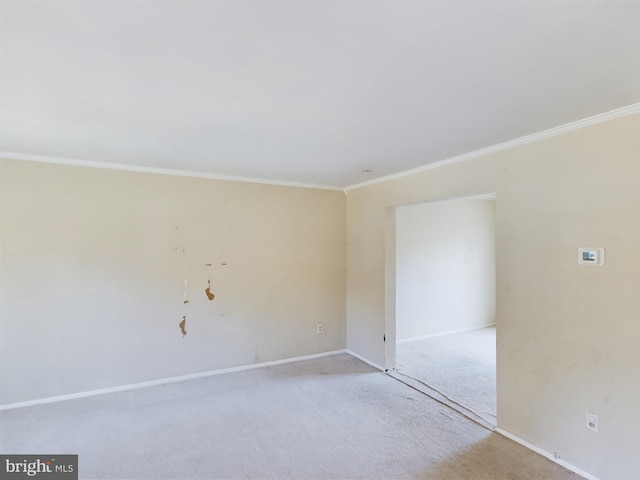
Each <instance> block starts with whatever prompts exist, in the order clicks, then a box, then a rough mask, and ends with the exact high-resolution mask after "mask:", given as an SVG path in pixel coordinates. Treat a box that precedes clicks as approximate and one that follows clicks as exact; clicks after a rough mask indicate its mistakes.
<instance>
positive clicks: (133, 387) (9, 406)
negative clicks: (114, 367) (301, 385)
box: [0, 350, 348, 411]
mask: <svg viewBox="0 0 640 480" xmlns="http://www.w3.org/2000/svg"><path fill="white" fill-rule="evenodd" d="M340 353H348V352H347V351H346V350H333V351H330V352H324V353H315V354H312V355H303V356H301V357H293V358H285V359H282V360H274V361H271V362H263V363H254V364H251V365H242V366H239V367H231V368H223V369H220V370H210V371H207V372H199V373H190V374H188V375H180V376H178V377H169V378H161V379H158V380H151V381H148V382H140V383H131V384H129V385H121V386H118V387H109V388H101V389H98V390H89V391H86V392H78V393H70V394H67V395H58V396H55V397H46V398H38V399H35V400H27V401H25V402H16V403H8V404H6V405H0V411H2V410H12V409H15V408H24V407H32V406H34V405H42V404H45V403H55V402H63V401H65V400H74V399H76V398H85V397H93V396H95V395H104V394H106V393H115V392H123V391H125V390H136V389H138V388H146V387H154V386H157V385H166V384H168V383H176V382H184V381H185V380H195V379H198V378H204V377H211V376H214V375H222V374H225V373H234V372H243V371H245V370H253V369H256V368H263V367H271V366H274V365H283V364H285V363H294V362H301V361H303V360H313V359H315V358H322V357H328V356H330V355H338V354H340Z"/></svg>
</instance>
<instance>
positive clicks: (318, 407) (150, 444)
mask: <svg viewBox="0 0 640 480" xmlns="http://www.w3.org/2000/svg"><path fill="white" fill-rule="evenodd" d="M0 432H1V437H0V451H2V452H3V453H33V454H40V453H77V454H79V462H80V469H79V471H80V478H102V479H106V478H118V479H177V478H188V479H252V478H265V479H267V478H269V479H347V478H361V479H374V478H403V479H404V478H417V479H433V480H436V479H438V480H453V479H459V480H489V479H491V480H499V479H510V480H517V479H523V480H525V479H526V480H529V479H533V478H535V479H536V480H545V479H548V480H560V479H579V478H580V477H579V476H577V475H575V474H572V473H570V472H568V471H567V470H565V469H563V468H562V467H560V466H558V465H556V464H554V463H553V462H551V461H549V460H547V459H545V458H544V457H542V456H540V455H538V454H536V453H533V452H531V451H530V450H527V449H525V448H524V447H522V446H520V445H518V444H516V443H514V442H512V441H510V440H508V439H506V438H504V437H502V436H500V435H498V434H496V433H492V432H490V431H489V430H487V429H485V428H482V427H481V426H479V425H477V424H476V423H473V422H471V421H469V420H468V419H467V418H465V417H463V416H461V415H459V414H458V413H456V412H454V411H453V410H451V409H449V408H447V407H445V406H443V405H441V404H440V403H438V402H436V401H434V400H432V399H431V398H429V397H427V396H425V395H423V394H421V393H419V392H417V391H415V390H413V389H411V388H410V387H408V386H406V385H403V384H402V383H400V382H398V381H396V380H394V379H393V378H391V377H389V376H388V375H385V374H384V373H382V372H379V371H377V370H375V369H373V368H371V367H369V366H368V365H366V364H364V363H362V362H360V361H359V360H357V359H355V358H353V357H351V356H349V355H346V354H340V355H334V356H329V357H324V358H321V359H317V360H309V361H303V362H297V363H291V364H286V365H280V366H274V367H267V368H261V369H255V370H249V371H245V372H240V373H233V374H226V375H218V376H212V377H208V378H202V379H198V380H192V381H188V382H182V383H174V384H169V385H164V386H157V387H150V388H145V389H138V390H131V391H127V392H120V393H113V394H108V395H100V396H95V397H90V398H84V399H77V400H70V401H65V402H59V403H52V404H46V405H40V406H35V407H28V408H21V409H15V410H8V411H4V412H0Z"/></svg>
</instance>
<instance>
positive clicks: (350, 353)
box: [345, 349, 384, 372]
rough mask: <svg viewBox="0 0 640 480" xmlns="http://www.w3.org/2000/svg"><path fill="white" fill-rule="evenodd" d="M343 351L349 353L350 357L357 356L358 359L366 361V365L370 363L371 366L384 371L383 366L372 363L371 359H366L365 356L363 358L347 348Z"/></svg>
mask: <svg viewBox="0 0 640 480" xmlns="http://www.w3.org/2000/svg"><path fill="white" fill-rule="evenodd" d="M345 353H348V354H349V355H351V356H352V357H355V358H357V359H358V360H360V361H362V362H364V363H366V364H367V365H371V366H372V367H373V368H377V369H378V370H380V371H382V372H384V367H381V366H380V365H378V364H376V363H373V362H372V361H371V360H367V359H366V358H364V357H363V356H361V355H358V354H357V353H356V352H352V351H351V350H349V349H347V350H345Z"/></svg>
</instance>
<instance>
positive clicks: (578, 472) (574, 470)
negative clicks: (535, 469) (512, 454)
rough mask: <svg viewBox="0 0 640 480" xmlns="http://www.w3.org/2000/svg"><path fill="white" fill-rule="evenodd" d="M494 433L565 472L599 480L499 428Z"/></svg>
mask: <svg viewBox="0 0 640 480" xmlns="http://www.w3.org/2000/svg"><path fill="white" fill-rule="evenodd" d="M494 431H495V432H496V433H499V434H500V435H502V436H503V437H507V438H508V439H510V440H513V441H514V442H516V443H519V444H520V445H522V446H523V447H526V448H528V449H529V450H533V451H534V452H536V453H539V454H540V455H542V456H543V457H546V458H548V459H549V460H551V461H552V462H555V463H557V464H558V465H562V466H563V467H564V468H566V469H567V470H571V471H572V472H573V473H577V474H578V475H580V476H581V477H584V478H586V479H587V480H600V479H599V478H598V477H596V476H594V475H591V474H590V473H589V472H585V471H584V470H582V469H580V468H578V467H576V466H575V465H573V464H571V463H569V462H566V461H564V460H562V459H561V458H556V456H555V455H554V454H553V453H549V452H547V451H546V450H542V449H541V448H539V447H536V446H535V445H532V444H531V443H529V442H526V441H524V440H523V439H521V438H520V437H516V436H515V435H513V434H511V433H509V432H507V431H505V430H502V429H501V428H496V429H495V430H494Z"/></svg>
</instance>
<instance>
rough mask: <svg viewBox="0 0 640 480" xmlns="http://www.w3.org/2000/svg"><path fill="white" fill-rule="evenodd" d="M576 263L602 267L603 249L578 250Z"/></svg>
mask: <svg viewBox="0 0 640 480" xmlns="http://www.w3.org/2000/svg"><path fill="white" fill-rule="evenodd" d="M578 263H579V264H580V265H591V266H594V267H601V266H602V265H604V248H579V249H578Z"/></svg>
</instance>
